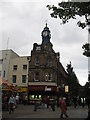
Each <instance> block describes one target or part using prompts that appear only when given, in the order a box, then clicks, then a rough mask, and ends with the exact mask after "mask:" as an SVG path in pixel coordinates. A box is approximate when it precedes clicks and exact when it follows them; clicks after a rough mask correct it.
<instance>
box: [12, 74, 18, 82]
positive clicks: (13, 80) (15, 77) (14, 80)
mask: <svg viewBox="0 0 90 120" xmlns="http://www.w3.org/2000/svg"><path fill="white" fill-rule="evenodd" d="M16 79H17V76H16V75H13V76H12V82H13V83H16Z"/></svg>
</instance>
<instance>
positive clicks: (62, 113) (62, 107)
mask: <svg viewBox="0 0 90 120" xmlns="http://www.w3.org/2000/svg"><path fill="white" fill-rule="evenodd" d="M60 106H61V115H60V118H64V115H65V116H66V117H68V115H67V113H66V110H67V106H66V98H65V97H63V98H62V99H61V101H60Z"/></svg>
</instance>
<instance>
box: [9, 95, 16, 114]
mask: <svg viewBox="0 0 90 120" xmlns="http://www.w3.org/2000/svg"><path fill="white" fill-rule="evenodd" d="M14 104H15V98H14V96H13V94H12V95H11V97H10V99H9V113H10V114H11V112H14V108H13V107H14Z"/></svg>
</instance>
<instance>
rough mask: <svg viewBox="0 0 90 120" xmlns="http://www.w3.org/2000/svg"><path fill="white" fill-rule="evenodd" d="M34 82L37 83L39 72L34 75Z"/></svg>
mask: <svg viewBox="0 0 90 120" xmlns="http://www.w3.org/2000/svg"><path fill="white" fill-rule="evenodd" d="M34 81H39V72H36V73H35V77H34Z"/></svg>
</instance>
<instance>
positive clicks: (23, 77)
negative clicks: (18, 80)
mask: <svg viewBox="0 0 90 120" xmlns="http://www.w3.org/2000/svg"><path fill="white" fill-rule="evenodd" d="M22 83H26V75H22Z"/></svg>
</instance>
